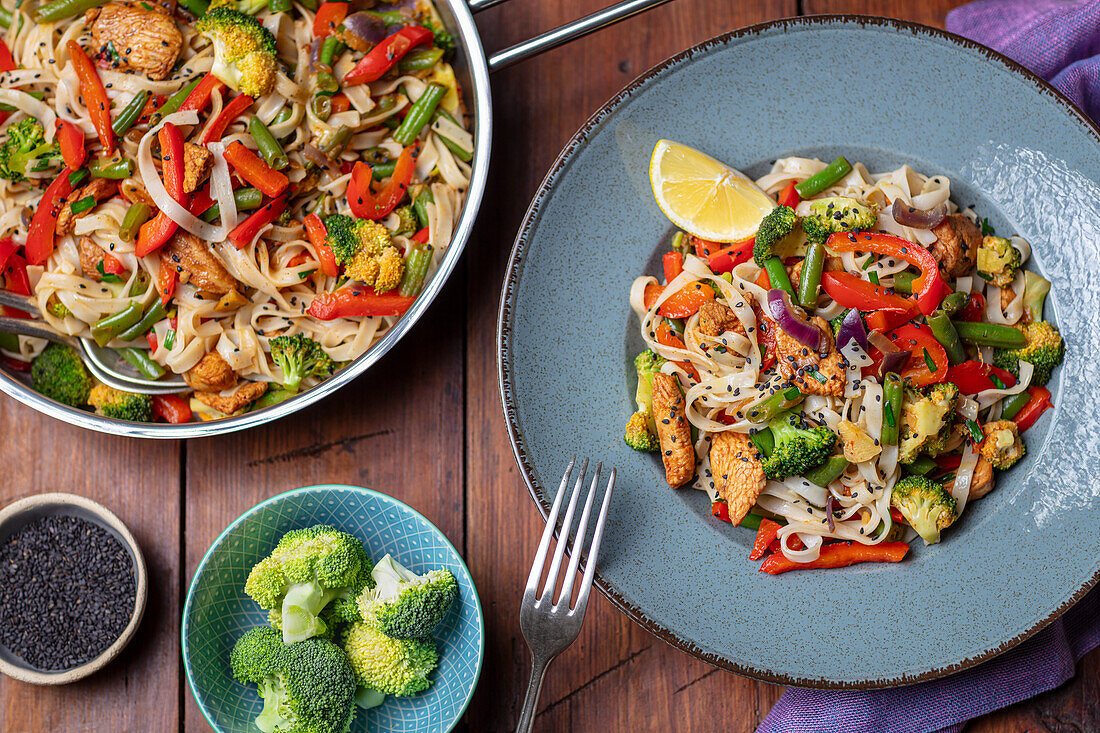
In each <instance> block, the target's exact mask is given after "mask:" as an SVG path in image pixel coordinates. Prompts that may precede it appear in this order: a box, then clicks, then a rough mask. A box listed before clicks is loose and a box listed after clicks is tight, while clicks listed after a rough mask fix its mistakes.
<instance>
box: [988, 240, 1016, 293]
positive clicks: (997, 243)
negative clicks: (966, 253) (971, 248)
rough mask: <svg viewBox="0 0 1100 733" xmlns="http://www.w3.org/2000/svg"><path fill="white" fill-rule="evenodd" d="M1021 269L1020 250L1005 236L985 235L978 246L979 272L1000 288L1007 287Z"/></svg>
mask: <svg viewBox="0 0 1100 733" xmlns="http://www.w3.org/2000/svg"><path fill="white" fill-rule="evenodd" d="M1019 269H1020V250H1018V249H1016V248H1015V247H1013V246H1012V242H1010V241H1008V240H1007V239H1005V238H1004V237H983V238H982V246H980V247H978V274H979V275H981V276H982V278H983V279H985V280H988V281H989V282H991V283H993V284H994V285H996V286H997V287H999V288H1007V287H1008V286H1009V285H1011V284H1012V281H1013V280H1015V279H1016V271H1017V270H1019Z"/></svg>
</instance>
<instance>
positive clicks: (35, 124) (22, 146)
mask: <svg viewBox="0 0 1100 733" xmlns="http://www.w3.org/2000/svg"><path fill="white" fill-rule="evenodd" d="M7 133H8V136H7V138H6V139H5V140H4V142H3V144H0V178H6V179H8V180H9V181H13V182H15V183H19V182H21V181H25V180H27V174H28V173H30V172H31V170H32V169H33V168H35V166H36V164H37V163H38V162H39V161H38V158H39V157H41V156H44V155H50V154H56V153H57V150H58V148H57V144H56V143H48V142H46V130H45V128H43V127H42V123H41V122H39V121H38V120H36V119H34V118H32V117H27V118H26V119H22V120H20V121H19V122H16V123H15V124H14V125H9V126H8V129H7Z"/></svg>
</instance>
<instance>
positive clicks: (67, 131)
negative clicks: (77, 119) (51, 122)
mask: <svg viewBox="0 0 1100 733" xmlns="http://www.w3.org/2000/svg"><path fill="white" fill-rule="evenodd" d="M57 142H58V145H59V146H60V147H61V157H62V158H63V159H64V161H65V165H66V166H68V167H69V168H71V169H72V170H74V171H75V170H77V169H78V168H80V166H82V165H84V159H85V158H86V157H87V151H85V150H84V133H83V132H81V131H80V128H79V127H77V126H76V125H74V124H73V123H71V122H67V121H65V120H59V121H58V123H57Z"/></svg>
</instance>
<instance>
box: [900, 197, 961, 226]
mask: <svg viewBox="0 0 1100 733" xmlns="http://www.w3.org/2000/svg"><path fill="white" fill-rule="evenodd" d="M890 215H891V216H893V217H894V221H896V222H897V223H898V224H901V225H902V226H906V227H912V228H913V229H931V228H932V227H934V226H936V225H937V224H939V223H940V222H941V221H943V219H944V217H945V216H947V204H939V205H937V206H933V207H932V208H931V209H917V208H914V207H912V206H909V205H907V204H906V203H905V202H904V201H902V200H901V199H900V198H896V199H894V206H893V207H892V208H891V209H890Z"/></svg>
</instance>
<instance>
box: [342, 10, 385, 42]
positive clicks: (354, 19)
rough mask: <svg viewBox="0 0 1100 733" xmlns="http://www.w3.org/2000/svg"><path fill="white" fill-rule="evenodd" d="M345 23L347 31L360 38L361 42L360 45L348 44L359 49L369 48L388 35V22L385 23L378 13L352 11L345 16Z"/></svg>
mask: <svg viewBox="0 0 1100 733" xmlns="http://www.w3.org/2000/svg"><path fill="white" fill-rule="evenodd" d="M343 25H344V30H345V31H347V32H348V33H350V34H351V35H352V36H354V37H355V38H357V39H359V41H360V43H359V46H358V47H357V46H356V44H354V43H349V44H348V45H349V46H352V47H353V48H355V49H356V50H357V51H365V50H368V49H369V48H370V47H371V46H373V45H374V44H376V43H378V42H379V41H381V40H382V39H384V38H385V37H386V24H385V23H383V22H382V19H381V18H379V17H378V16H377V15H371V14H370V13H364V12H358V13H352V14H351V15H349V16H348V17H346V18H344V23H343ZM343 40H345V41H347V40H350V39H348V38H346V37H344V38H343Z"/></svg>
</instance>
